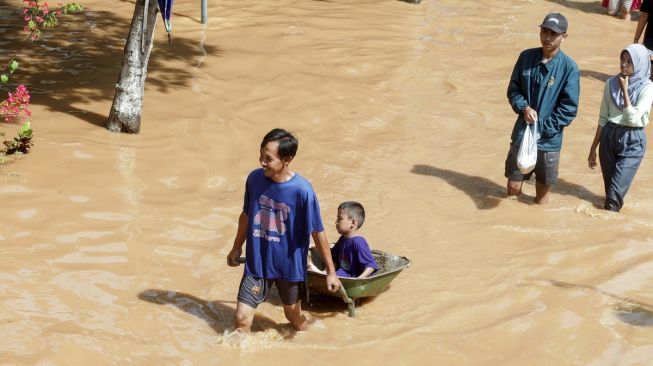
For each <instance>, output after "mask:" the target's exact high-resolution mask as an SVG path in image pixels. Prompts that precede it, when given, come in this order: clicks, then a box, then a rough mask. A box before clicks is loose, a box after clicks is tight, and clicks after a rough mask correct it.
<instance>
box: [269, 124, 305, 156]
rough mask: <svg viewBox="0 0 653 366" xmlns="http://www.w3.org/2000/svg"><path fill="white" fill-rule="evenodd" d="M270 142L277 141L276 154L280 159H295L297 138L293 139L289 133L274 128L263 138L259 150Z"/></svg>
mask: <svg viewBox="0 0 653 366" xmlns="http://www.w3.org/2000/svg"><path fill="white" fill-rule="evenodd" d="M271 141H279V147H278V149H277V154H278V155H279V158H280V159H286V158H294V157H295V154H296V153H297V146H298V145H299V142H298V141H297V138H295V136H293V135H292V134H291V133H290V132H288V131H286V130H284V129H281V128H275V129H274V130H272V131H270V132H268V133H267V134H266V135H265V137H263V141H262V142H261V149H262V148H263V147H265V145H267V144H268V142H271Z"/></svg>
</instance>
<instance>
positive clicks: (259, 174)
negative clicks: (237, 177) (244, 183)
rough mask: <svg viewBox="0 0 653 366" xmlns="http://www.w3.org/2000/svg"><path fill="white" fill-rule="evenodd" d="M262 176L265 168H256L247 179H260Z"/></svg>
mask: <svg viewBox="0 0 653 366" xmlns="http://www.w3.org/2000/svg"><path fill="white" fill-rule="evenodd" d="M262 176H263V168H256V169H254V170H252V171H251V172H249V174H248V175H247V179H250V178H260V177H262Z"/></svg>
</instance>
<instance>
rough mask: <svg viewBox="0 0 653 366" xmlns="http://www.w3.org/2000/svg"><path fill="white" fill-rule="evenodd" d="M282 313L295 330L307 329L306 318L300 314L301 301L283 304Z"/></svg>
mask: <svg viewBox="0 0 653 366" xmlns="http://www.w3.org/2000/svg"><path fill="white" fill-rule="evenodd" d="M283 313H284V314H285V315H286V319H288V321H289V322H290V324H291V325H292V326H293V327H294V328H295V329H296V330H299V331H304V330H307V329H308V320H306V317H305V316H304V315H302V302H301V301H297V302H296V303H294V304H292V305H284V306H283Z"/></svg>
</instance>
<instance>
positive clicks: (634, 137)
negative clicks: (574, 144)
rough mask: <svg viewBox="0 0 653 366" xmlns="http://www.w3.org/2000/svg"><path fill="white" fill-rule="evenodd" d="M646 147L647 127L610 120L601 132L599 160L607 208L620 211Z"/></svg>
mask: <svg viewBox="0 0 653 366" xmlns="http://www.w3.org/2000/svg"><path fill="white" fill-rule="evenodd" d="M645 151H646V134H645V133H644V129H643V128H635V127H623V126H619V125H616V124H614V123H608V124H606V125H605V127H603V131H602V132H601V143H600V145H599V160H600V162H601V173H602V174H603V186H604V187H605V205H604V207H605V209H606V210H611V211H617V212H618V211H619V210H621V207H622V206H623V204H624V197H625V196H626V193H627V192H628V188H630V184H631V183H632V182H633V178H634V177H635V173H637V168H639V164H640V163H641V162H642V158H644V152H645Z"/></svg>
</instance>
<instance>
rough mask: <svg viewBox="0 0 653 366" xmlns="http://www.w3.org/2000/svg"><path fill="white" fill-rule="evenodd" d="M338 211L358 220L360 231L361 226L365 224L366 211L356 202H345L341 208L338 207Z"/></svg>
mask: <svg viewBox="0 0 653 366" xmlns="http://www.w3.org/2000/svg"><path fill="white" fill-rule="evenodd" d="M338 210H344V211H346V212H347V215H349V217H351V218H353V219H356V221H357V222H358V226H357V227H356V229H359V228H360V227H361V226H363V222H365V209H364V208H363V205H361V204H360V203H358V202H356V201H347V202H343V203H341V204H340V206H338Z"/></svg>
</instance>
